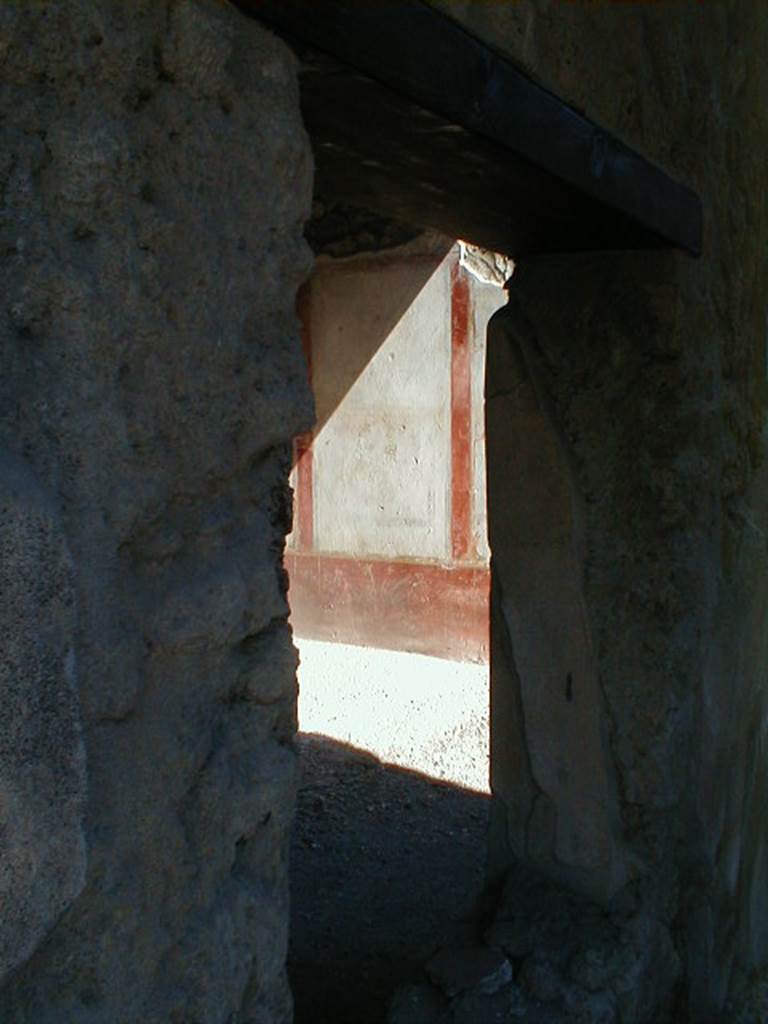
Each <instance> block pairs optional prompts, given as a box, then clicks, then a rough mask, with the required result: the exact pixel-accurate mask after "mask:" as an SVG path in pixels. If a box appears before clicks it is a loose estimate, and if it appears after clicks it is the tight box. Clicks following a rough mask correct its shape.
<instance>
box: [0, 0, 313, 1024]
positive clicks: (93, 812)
mask: <svg viewBox="0 0 768 1024" xmlns="http://www.w3.org/2000/svg"><path fill="white" fill-rule="evenodd" d="M0 74H1V75H2V80H3V90H2V94H1V96H2V98H1V99H0V104H1V105H2V110H1V114H2V132H1V137H2V143H1V144H0V197H1V199H2V218H1V220H0V232H1V233H2V246H1V247H0V259H1V260H2V278H3V311H2V319H0V332H1V338H0V352H2V372H0V448H2V452H3V454H2V456H1V457H0V470H1V473H0V493H1V494H2V500H1V501H0V560H1V561H0V583H1V585H2V592H3V596H2V608H1V610H0V646H1V647H2V659H1V660H0V683H1V684H2V694H3V721H2V726H1V727H0V807H1V808H2V829H1V830H0V892H1V893H2V900H3V916H2V921H1V922H0V982H1V983H2V987H1V988H0V1019H1V1020H2V1021H3V1022H4V1024H62V1022H63V1021H66V1022H67V1024H85V1022H88V1024H128V1022H130V1024H135V1022H137V1021H142V1024H169V1022H171V1021H175V1022H177V1024H191V1022H193V1021H194V1022H196V1024H214V1022H216V1024H224V1022H225V1021H232V1020H234V1019H237V1020H238V1021H240V1022H254V1024H255V1022H259V1024H272V1022H278V1021H279V1022H285V1021H287V1020H288V1019H289V1017H290V999H289V996H288V994H287V987H286V983H285V980H284V973H283V970H284V968H283V964H284V955H285V946H286V929H287V923H288V913H287V875H286V837H287V831H288V827H289V822H290V817H291V814H292V808H293V796H294V788H295V784H296V779H295V760H294V755H293V752H292V750H291V746H290V741H291V737H292V734H293V731H294V718H295V656H294V652H293V648H292V645H291V640H290V634H289V630H288V627H287V623H286V615H287V604H286V597H285V589H286V581H285V578H284V574H283V571H282V568H281V554H282V546H283V540H284V536H285V533H286V531H287V530H288V529H289V527H290V520H291V511H290V494H289V491H288V488H287V475H288V471H289V468H290V459H291V439H292V437H293V436H294V435H295V434H297V433H298V432H300V431H302V430H306V429H307V428H308V426H309V425H310V423H311V421H312V400H311V395H310V393H309V390H308V386H307V382H306V370H305V367H304V364H303V359H302V355H301V348H300V344H299V340H298V329H297V324H296V321H295V317H294V312H293V306H294V296H295V292H296V289H297V286H298V284H299V283H300V281H301V280H302V279H303V278H304V277H305V276H306V274H307V272H308V268H309V256H308V250H307V248H306V246H305V243H304V241H303V238H302V224H303V221H304V220H305V218H306V216H307V214H308V211H309V206H310V199H311V158H310V155H309V151H308V144H307V140H306V137H305V135H304V132H303V129H302V127H301V123H300V117H299V112H298V96H297V87H296V69H295V66H294V60H293V58H292V56H291V55H290V54H289V53H288V51H287V50H286V48H285V47H284V46H283V45H282V44H281V43H279V42H278V41H277V40H275V39H274V38H273V37H272V36H271V35H270V34H268V33H267V32H266V31H264V30H262V29H261V28H260V27H259V26H258V25H257V24H255V23H254V22H250V21H248V20H246V19H245V18H243V17H242V16H241V15H240V14H238V13H236V12H235V11H234V9H233V8H230V7H229V6H228V5H226V4H223V3H219V2H216V0H177V2H168V0H160V2H158V0H151V2H150V0H141V2H135V3H134V2H131V3H125V2H123V0H45V2H40V3H37V2H36V3H27V2H26V0H18V2H17V0H7V2H4V3H2V4H0Z"/></svg>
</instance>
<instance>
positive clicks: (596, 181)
mask: <svg viewBox="0 0 768 1024" xmlns="http://www.w3.org/2000/svg"><path fill="white" fill-rule="evenodd" d="M237 2H238V3H239V5H240V6H241V7H242V8H243V9H244V10H245V11H247V12H248V13H250V14H254V15H256V16H257V17H259V18H261V19H263V20H264V21H265V22H266V23H267V24H269V25H270V26H272V27H273V28H274V29H276V30H278V31H279V32H281V33H283V34H286V35H287V36H288V37H290V39H291V40H292V41H294V42H297V43H298V44H299V46H300V47H304V46H309V47H310V48H311V50H310V54H311V52H312V51H315V56H314V58H313V57H311V56H310V57H309V59H307V60H305V69H304V75H303V85H302V96H303V100H302V102H303V107H304V115H305V119H306V121H307V127H308V130H309V132H310V134H311V136H312V138H313V142H314V146H315V152H316V157H317V162H318V173H319V179H320V182H321V183H322V182H330V183H332V184H333V183H334V182H337V183H338V182H341V181H342V180H343V181H345V182H346V183H347V190H346V193H345V196H346V198H348V199H349V200H350V201H355V200H357V201H360V200H361V198H364V197H365V195H368V197H369V198H368V202H369V203H370V205H372V206H373V207H374V208H378V209H381V210H382V212H390V213H391V212H393V205H394V206H398V205H399V206H400V207H402V210H401V213H402V215H403V216H411V217H412V213H413V211H414V209H415V210H416V211H417V212H419V213H420V214H421V219H420V220H419V219H418V218H417V223H431V224H433V225H434V226H436V227H440V228H441V230H445V228H446V226H447V222H448V221H454V222H458V221H461V222H463V223H464V224H465V225H466V226H467V227H468V229H469V230H458V231H456V230H454V232H453V233H455V234H458V235H461V236H463V237H470V238H472V234H473V231H474V234H475V236H476V237H475V238H474V239H472V240H475V241H479V242H481V243H482V242H483V239H482V238H481V237H480V236H481V235H482V236H484V238H485V242H486V243H488V244H490V242H491V238H490V236H491V235H495V236H496V237H495V240H493V245H494V247H495V248H499V249H501V250H503V251H507V252H510V253H512V255H518V256H520V255H524V254H530V253H533V252H543V251H554V250H555V249H560V250H566V251H567V250H574V249H596V248H608V249H611V248H617V249H618V248H648V247H653V248H656V247H659V248H661V247H668V246H676V247H679V248H682V249H685V250H687V251H688V252H690V253H693V254H699V253H700V251H701V244H702V241H701V236H702V211H701V203H700V200H699V198H698V196H697V195H696V194H695V193H694V192H693V191H692V190H691V189H689V188H687V187H686V186H684V185H682V184H680V183H678V182H676V181H674V180H673V179H672V178H670V177H669V176H668V175H667V174H665V173H664V172H663V171H661V170H660V169H659V168H657V167H655V166H654V165H653V164H651V163H650V162H649V161H648V160H646V159H645V158H644V157H642V156H640V155H639V154H637V153H635V152H634V151H632V150H631V149H629V148H628V147H627V146H625V145H623V144H622V143H621V142H619V141H618V140H616V139H615V138H613V137H612V136H611V135H609V134H608V133H607V132H605V131H604V130H602V129H601V128H599V127H598V126H597V125H595V124H594V123H593V122H591V121H590V120H589V119H588V118H586V117H585V116H584V115H583V114H581V113H579V112H578V111H576V110H574V109H572V108H571V107H569V106H567V105H566V104H565V103H563V102H562V101H561V100H560V99H558V98H557V97H556V96H555V95H553V94H552V93H551V92H548V91H547V90H546V89H544V88H542V87H541V86H540V85H538V84H536V83H535V82H533V81H531V79H530V78H528V77H527V76H526V75H525V74H524V73H523V72H522V71H520V70H519V69H518V68H516V67H515V66H514V65H513V64H512V63H510V62H509V61H508V60H506V59H505V58H504V57H503V56H501V55H500V54H499V53H497V52H496V51H494V50H492V49H490V48H489V47H487V46H486V45H485V44H483V43H482V42H480V41H479V40H477V39H475V38H474V37H473V36H471V35H470V34H469V33H468V32H466V31H465V30H464V29H463V28H462V27H461V26H460V25H458V24H456V23H455V22H453V21H452V20H451V19H450V18H447V17H445V16H444V15H443V14H441V13H440V12H438V11H436V10H435V9H433V8H432V7H430V6H429V5H428V4H426V3H423V2H422V0H237ZM316 51H320V54H317V52H316ZM321 54H325V55H329V57H330V59H327V58H324V57H322V56H321ZM350 192H351V193H362V195H360V194H354V195H353V194H350ZM441 207H444V208H445V210H444V212H443V213H440V208H441ZM435 217H437V221H439V223H438V222H437V221H436V220H435ZM537 222H538V223H539V228H540V230H539V231H538V237H537V229H536V223H537ZM494 225H495V227H494ZM457 226H460V225H458V224H457Z"/></svg>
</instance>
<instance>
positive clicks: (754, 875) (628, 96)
mask: <svg viewBox="0 0 768 1024" xmlns="http://www.w3.org/2000/svg"><path fill="white" fill-rule="evenodd" d="M433 2H434V3H435V4H436V5H437V6H439V7H441V8H442V9H443V10H444V11H445V12H446V13H447V14H448V15H449V16H451V17H453V18H456V19H458V20H460V21H461V22H462V23H463V24H465V25H467V26H468V27H469V28H470V29H471V30H472V31H473V32H475V33H477V34H478V35H479V36H480V37H481V38H483V39H485V40H486V41H488V42H489V43H491V44H492V45H493V46H494V47H497V48H499V49H501V50H502V51H504V52H506V53H507V54H508V55H509V56H510V57H511V58H512V59H513V60H514V61H515V62H516V63H518V64H519V65H521V66H523V67H524V68H526V69H527V70H528V71H529V72H531V73H532V74H533V75H534V76H535V77H536V78H537V79H538V80H539V81H541V82H542V83H544V84H545V85H546V86H547V87H548V88H550V89H552V90H554V91H555V92H557V93H558V94H559V95H560V96H562V97H563V98H564V99H565V100H566V101H569V102H570V103H572V104H573V105H574V106H576V107H577V108H579V109H582V110H584V111H585V113H586V114H587V116H589V117H591V118H593V119H595V120H596V121H597V122H598V123H599V124H600V125H601V126H602V127H604V128H606V129H608V130H609V131H613V132H614V133H616V134H617V135H618V136H619V137H620V138H622V139H623V140H624V141H625V142H627V143H628V144H629V145H630V146H632V147H633V148H635V149H637V150H639V151H640V152H642V153H643V154H644V155H646V156H648V157H650V158H651V159H653V160H655V161H657V162H658V163H660V164H661V165H662V166H663V167H664V168H665V169H666V170H668V171H669V172H670V173H672V174H673V175H675V176H677V177H679V178H680V179H682V180H684V181H685V182H686V183H688V184H690V185H691V186H693V187H694V188H696V189H697V190H698V191H699V193H700V194H701V197H702V200H703V204H704V211H705V242H704V255H703V256H702V258H701V259H700V260H698V261H696V260H691V259H689V258H687V257H683V256H673V255H670V254H656V255H651V254H649V255H640V254H638V255H631V254H627V255H619V254H614V255H610V254H609V255H606V256H605V257H598V256H595V257H590V258H584V257H581V256H578V255H576V256H572V257H564V258H562V259H551V260H541V261H538V262H537V263H536V264H532V265H530V266H529V267H527V268H526V267H523V273H522V274H520V275H519V278H518V284H517V286H516V287H515V289H514V294H515V296H516V301H517V302H518V303H519V305H520V308H521V310H522V311H523V312H524V313H525V315H526V316H527V318H528V320H529V321H530V323H531V324H532V325H533V326H534V330H535V339H536V345H537V348H538V351H539V354H540V361H541V364H542V365H543V367H544V368H545V371H546V378H547V388H546V391H547V395H548V398H549V401H550V403H551V406H552V409H553V416H554V418H555V420H556V421H557V422H558V423H559V424H560V429H561V430H562V433H563V437H564V438H565V440H566V443H567V445H568V447H569V448H570V450H571V452H572V456H573V465H574V472H575V475H574V478H573V482H574V492H575V494H577V495H578V496H579V498H580V500H581V502H582V504H583V509H584V528H583V536H584V549H585V556H584V563H583V564H584V574H583V580H584V598H585V604H586V609H587V616H588V621H589V628H590V632H591V635H592V638H593V642H594V650H595V659H596V673H597V678H598V679H599V681H600V690H601V696H600V702H601V706H602V708H603V710H602V712H601V721H602V730H603V734H604V736H605V743H606V746H605V751H606V767H607V771H608V772H609V774H614V775H615V781H616V786H617V789H618V793H619V805H620V832H621V838H622V842H623V843H624V844H625V847H626V851H627V857H628V860H627V863H628V864H629V865H631V869H630V874H629V878H630V880H629V882H628V884H627V885H626V886H625V887H623V888H622V889H619V890H618V891H617V893H616V894H615V895H614V897H613V900H612V901H610V902H609V903H608V904H607V905H606V904H605V903H604V904H603V910H602V911H601V912H598V911H597V910H596V909H594V908H593V910H591V911H588V910H587V909H586V908H584V909H583V910H579V911H577V912H576V913H575V917H574V914H573V913H572V912H571V911H568V909H567V908H568V906H569V905H570V903H569V901H570V900H572V899H574V898H576V895H575V894H578V892H579V891H580V886H579V884H578V882H577V881H573V880H572V881H571V882H570V883H568V884H566V885H564V886H563V888H562V892H561V897H560V899H561V901H562V907H563V914H564V915H566V917H567V916H568V915H569V914H570V919H571V920H573V921H574V922H575V923H574V924H573V925H572V926H570V928H569V935H570V936H571V940H572V941H574V942H577V944H579V945H580V947H581V949H582V954H583V956H586V957H587V958H593V959H594V960H595V962H596V963H597V964H599V965H601V966H600V970H599V971H598V972H597V973H595V971H592V973H591V976H590V977H591V981H590V983H589V984H595V985H597V986H598V988H599V989H600V990H601V991H602V992H603V993H604V994H605V995H606V997H607V998H608V1000H609V1004H610V1006H609V1008H611V1007H612V1010H611V1012H613V1013H614V1014H620V1019H621V1020H622V1021H625V1020H654V1021H658V1020H662V1019H666V1016H665V1015H668V1014H671V1015H673V1017H674V1019H675V1020H685V1019H690V1020H693V1021H707V1022H709V1021H712V1020H716V1019H720V1016H721V1015H722V1014H723V1013H724V1012H725V1011H724V1007H725V1005H726V1002H727V1000H728V999H729V998H730V1000H731V1005H730V1009H729V1011H728V1012H729V1013H733V1014H734V1015H735V1014H737V1012H738V1008H739V1005H740V1004H741V1003H743V1002H744V1001H745V1000H746V1001H747V1002H748V1001H749V999H750V998H751V997H750V995H749V992H750V988H751V987H752V986H753V985H754V983H755V980H756V979H759V978H760V976H761V974H763V975H764V973H765V970H766V965H768V937H767V936H766V928H765V922H766V920H768V910H767V909H766V906H765V900H766V891H767V887H766V884H765V879H766V877H768V834H767V828H766V818H765V811H764V806H765V801H764V794H765V791H766V774H765V772H766V769H765V754H764V749H763V747H764V739H763V736H764V729H765V721H766V719H767V717H768V703H766V687H765V671H766V670H765V665H766V658H765V636H766V626H765V615H766V608H767V607H768V605H767V604H766V582H765V580H766V568H768V567H766V541H765V537H766V528H767V527H768V493H767V492H766V487H765V485H764V483H763V482H762V477H761V476H760V475H756V471H757V467H758V466H759V465H760V463H761V461H762V460H763V459H764V452H765V444H764V424H765V407H764V393H765V351H766V350H765V329H766V328H765V324H766V320H765V288H764V278H765V237H766V212H767V211H766V204H765V195H766V185H765V160H764V158H763V156H762V154H763V152H764V149H765V146H766V143H768V117H767V116H766V107H765V104H764V103H763V101H762V99H761V97H762V96H763V95H764V93H765V89H766V87H768V80H767V78H766V74H767V69H768V62H766V59H765V58H766V53H768V15H766V12H765V11H763V10H762V9H760V10H759V11H756V10H755V9H754V8H752V7H745V6H744V5H740V4H738V3H731V4H725V5H719V6H716V7H714V6H706V5H704V6H702V5H693V4H690V5H689V4H683V5H678V6H676V7H674V9H673V8H672V7H670V5H632V6H629V7H628V6H626V5H617V4H568V5H564V6H563V5H557V4H539V3H534V2H521V3H509V4H475V3H472V2H469V0H433ZM595 53H600V55H601V57H600V60H599V61H596V60H595V59H594V55H595ZM510 443H513V442H512V439H510ZM512 490H514V488H512ZM491 511H493V510H491ZM501 517H502V516H501V513H500V512H497V513H496V518H497V521H499V520H500V519H501ZM502 544H503V537H502V535H500V534H498V533H497V536H496V537H495V538H494V537H493V536H492V537H491V546H492V548H494V549H495V548H496V547H498V546H500V545H502ZM556 650H557V649H555V651H554V652H553V657H555V658H557V657H558V655H557V653H556ZM513 689H514V688H513ZM509 727H510V728H511V727H512V721H511V720H510V723H509ZM495 730H496V736H497V739H496V742H495V744H494V753H493V755H492V757H493V762H494V769H493V770H494V772H495V773H496V778H497V780H498V782H499V787H500V789H499V795H500V797H502V796H503V799H500V801H499V805H500V806H499V808H498V810H499V815H500V817H501V818H504V820H505V822H506V824H505V826H504V827H501V826H500V825H499V822H498V820H497V825H498V826H499V827H498V828H497V830H496V832H495V839H494V850H495V854H496V855H497V856H498V862H497V863H503V862H504V861H505V859H506V863H507V864H508V865H513V864H514V858H513V857H512V856H511V854H510V849H511V847H510V846H507V847H506V848H505V846H504V843H505V842H508V843H511V842H512V837H513V836H514V829H513V830H512V831H511V832H510V829H509V825H510V821H511V820H513V819H514V816H515V813H516V809H517V803H516V801H517V800H520V801H522V802H524V797H525V794H524V787H525V784H526V783H525V780H526V779H528V778H529V772H528V769H527V768H526V767H525V765H524V764H523V765H522V767H523V769H524V770H523V771H522V772H521V774H520V775H519V776H518V777H519V779H520V780H521V788H520V789H519V790H515V786H514V785H513V786H512V788H511V789H510V788H509V785H508V782H509V780H510V779H511V778H512V775H513V773H514V770H515V767H516V766H520V765H519V762H520V754H519V753H517V754H513V750H514V744H513V743H512V742H510V735H509V734H508V733H507V731H506V727H505V726H504V725H503V724H502V723H501V722H497V723H496V726H495ZM542 743H546V735H541V734H539V735H537V736H536V737H533V738H532V737H530V736H529V737H528V740H527V746H528V749H529V750H530V751H532V753H533V752H534V751H535V750H536V749H537V748H538V749H540V748H541V744H542ZM551 756H552V758H553V759H554V758H555V754H554V752H552V754H551ZM515 758H517V760H515ZM523 760H524V759H523ZM504 778H506V780H507V781H506V782H503V781H502V780H503V779H504ZM503 837H506V838H503ZM550 850H551V848H550V847H548V848H547V851H540V850H528V851H527V852H526V853H525V854H524V861H525V863H526V864H527V865H528V866H529V867H532V868H534V869H542V870H546V866H547V861H548V857H549V853H550ZM546 873H548V874H550V877H551V872H546ZM511 877H512V878H514V871H513V872H512V875H511ZM518 890H519V887H516V886H515V885H514V884H509V885H508V886H507V889H506V892H505V897H504V900H503V906H502V909H501V915H500V920H505V919H519V918H520V916H521V914H522V915H523V916H524V915H525V911H524V910H522V911H521V909H520V907H519V906H518V901H519V899H520V898H521V894H520V893H519V891H518ZM581 892H582V894H583V889H581ZM579 898H583V895H582V897H579ZM595 914H597V915H598V918H599V917H600V914H603V915H606V917H607V919H608V920H610V921H612V922H614V923H615V921H616V918H615V916H614V915H616V914H619V916H620V917H621V916H622V915H623V919H624V922H625V923H624V924H623V925H622V926H621V928H620V929H619V933H618V934H620V933H625V934H626V936H627V937H628V941H629V943H630V945H631V944H632V942H634V939H632V938H631V936H632V935H639V936H642V937H643V950H644V951H643V956H644V957H648V956H650V957H652V962H653V963H654V964H657V965H660V964H661V963H665V964H667V966H668V970H667V971H663V970H661V969H660V967H659V966H656V967H654V966H649V965H648V964H646V966H645V967H644V968H643V970H642V971H640V972H638V974H637V975H636V980H635V981H628V980H627V978H628V977H629V976H627V978H625V980H624V981H622V980H621V972H622V970H623V968H622V969H619V968H618V967H617V966H616V964H615V963H614V964H613V966H612V967H610V969H609V970H608V969H607V968H608V967H609V965H610V964H611V963H612V960H611V957H609V956H607V954H606V952H605V949H607V948H608V947H610V945H611V943H612V942H613V941H614V940H612V939H608V940H607V946H606V944H605V942H603V940H600V939H599V936H597V935H595V940H594V945H590V944H591V943H592V939H590V934H592V933H591V931H590V928H589V920H590V917H591V916H594V915H595ZM554 916H555V918H556V917H557V914H556V913H555V915H554ZM577 936H579V937H578V939H577V938H576V937H577ZM601 950H602V951H601ZM665 951H666V952H665ZM510 955H511V954H510ZM573 955H574V956H576V947H575V946H574V948H573ZM550 966H552V965H551V964H550ZM555 967H556V970H555V976H557V977H559V978H560V980H561V981H562V984H563V986H566V985H567V984H570V982H569V981H568V977H569V970H570V968H567V969H566V970H565V973H562V970H561V968H560V967H557V965H555ZM614 968H615V970H614ZM537 972H538V973H539V974H540V973H541V971H539V969H538V968H537ZM601 972H603V973H602V980H599V978H600V977H601ZM524 973H526V972H524ZM528 973H529V972H528ZM630 973H631V972H630ZM639 974H644V978H645V979H646V980H644V981H643V985H644V986H646V987H645V988H644V989H643V988H642V986H640V983H639V981H638V980H637V978H638V977H639ZM647 979H651V985H650V988H649V987H647V985H648V981H647ZM571 980H572V979H571ZM587 987H589V986H587ZM563 991H565V988H562V991H561V996H560V997H559V998H560V1000H561V1002H560V1012H568V1011H567V1007H564V1005H563V1004H562V998H563V997H562V992H563ZM619 991H622V992H623V995H622V996H621V1000H619V996H618V994H617V993H619ZM631 993H634V994H631ZM729 994H730V996H729ZM617 1000H618V1001H617ZM628 1000H629V1002H628ZM555 1009H556V1006H555V1004H553V1010H552V1012H553V1014H554V1012H555ZM553 1019H554V1017H553ZM568 1019H570V1018H568Z"/></svg>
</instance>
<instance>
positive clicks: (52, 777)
mask: <svg viewBox="0 0 768 1024" xmlns="http://www.w3.org/2000/svg"><path fill="white" fill-rule="evenodd" d="M73 583H74V581H73V578H72V563H71V559H70V557H69V551H68V549H67V544H66V540H65V538H64V534H63V532H62V529H61V523H60V522H59V519H58V515H57V513H56V508H55V504H54V502H53V501H52V500H51V498H50V496H49V495H46V494H45V493H44V492H43V491H42V488H41V487H40V485H39V484H38V482H37V481H36V480H35V478H34V476H33V474H32V473H31V472H30V470H29V467H28V466H26V465H25V464H24V462H23V461H22V460H21V459H17V458H13V457H11V456H9V455H7V454H5V455H3V456H2V457H0V591H1V592H2V595H3V599H2V602H0V644H2V652H3V654H2V660H0V692H1V693H2V699H3V703H2V707H3V713H2V717H1V718H0V807H1V808H2V828H1V829H0V900H2V907H3V915H2V922H1V923H0V980H2V979H4V978H5V977H6V976H7V974H8V972H9V970H12V969H13V968H14V967H17V966H18V965H19V964H20V963H23V962H24V961H25V960H26V959H27V957H28V956H29V955H30V954H31V953H32V952H33V951H34V949H35V948H36V946H37V945H38V944H39V942H40V941H41V939H43V938H44V936H45V935H46V934H47V932H48V931H49V930H50V928H52V927H53V925H54V924H55V923H56V920H57V919H58V917H59V916H60V915H61V913H62V912H63V911H64V910H65V909H66V908H67V907H68V906H70V905H71V904H72V902H73V900H75V899H76V897H77V896H79V894H80V892H81V891H82V888H83V885H84V883H85V843H84V837H83V828H82V825H83V813H84V809H85V756H84V750H83V742H82V736H81V731H80V719H79V709H78V705H77V694H76V692H75V682H76V679H75V652H74V647H73V640H74V625H75V595H74V585H73Z"/></svg>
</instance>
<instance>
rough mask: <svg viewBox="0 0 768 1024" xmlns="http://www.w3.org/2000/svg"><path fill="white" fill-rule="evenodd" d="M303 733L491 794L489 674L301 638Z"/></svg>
mask: <svg viewBox="0 0 768 1024" xmlns="http://www.w3.org/2000/svg"><path fill="white" fill-rule="evenodd" d="M296 644H297V646H298V648H299V653H300V657H301V664H300V666H299V688H300V689H299V728H300V729H301V730H302V731H303V732H314V733H321V734H322V735H324V736H329V737H331V738H332V739H335V740H339V741H341V742H343V743H350V744H352V745H354V746H356V747H362V748H363V749H365V750H369V751H371V752H372V753H374V754H375V755H376V756H377V757H378V758H380V759H381V760H382V761H386V762H388V763H391V764H396V765H399V766H401V767H404V768H410V769H413V770H414V771H418V772H421V773H423V774H424V775H429V776H432V777H434V778H438V779H444V780H446V781H448V782H453V783H455V784H457V785H460V786H463V787H465V788H468V789H474V790H478V791H479V792H484V793H487V792H488V757H489V738H488V669H487V666H482V665H469V664H463V663H462V664H460V663H458V662H452V661H444V660H443V659H441V658H428V657H425V656H424V655H420V654H403V653H402V652H399V651H384V650H379V649H377V648H366V647H352V646H350V645H348V644H330V643H320V642H318V641H314V640H304V639H296Z"/></svg>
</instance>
